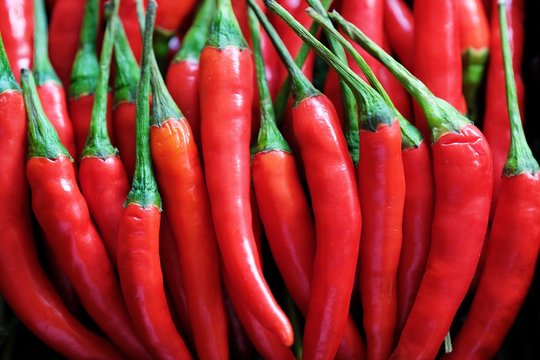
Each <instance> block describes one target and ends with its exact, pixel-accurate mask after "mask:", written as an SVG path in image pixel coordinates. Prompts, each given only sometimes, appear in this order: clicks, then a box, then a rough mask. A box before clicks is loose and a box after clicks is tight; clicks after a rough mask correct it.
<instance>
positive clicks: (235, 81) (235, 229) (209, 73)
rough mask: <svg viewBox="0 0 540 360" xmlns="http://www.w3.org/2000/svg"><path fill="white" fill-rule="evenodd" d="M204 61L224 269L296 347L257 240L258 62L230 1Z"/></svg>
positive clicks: (205, 133) (209, 167)
mask: <svg viewBox="0 0 540 360" xmlns="http://www.w3.org/2000/svg"><path fill="white" fill-rule="evenodd" d="M222 34H223V36H222ZM200 62H201V65H200V66H201V67H200V77H199V96H200V97H199V99H200V100H199V101H200V109H201V136H202V145H203V146H202V148H203V155H204V169H205V173H206V183H207V186H208V193H209V195H210V205H211V208H212V217H213V219H214V226H215V230H216V235H217V240H218V244H219V246H220V250H221V254H222V257H223V262H224V267H225V269H226V270H227V272H228V273H229V275H230V276H231V280H232V281H233V282H235V288H236V289H238V291H240V294H239V297H240V298H241V299H242V300H243V302H244V306H246V308H247V309H248V310H249V311H250V312H251V313H252V314H253V316H255V318H256V319H257V320H258V321H259V322H260V323H261V325H262V326H264V327H266V328H267V329H269V330H270V331H271V332H272V333H274V334H276V336H277V337H278V338H279V339H280V341H282V342H283V343H284V344H286V345H290V344H292V342H293V333H292V328H291V325H290V323H289V321H288V319H287V318H286V316H285V314H284V313H283V311H282V310H281V309H280V308H279V305H278V304H277V303H276V301H275V299H274V297H273V295H272V293H271V292H270V288H269V287H268V284H267V283H266V281H265V280H264V277H263V274H262V271H261V266H260V260H259V255H258V251H257V248H256V244H255V240H254V236H253V228H252V214H251V209H250V170H249V168H250V164H249V161H250V156H249V155H250V154H249V142H250V135H251V101H252V97H253V62H252V58H251V54H250V53H249V51H246V42H245V40H244V38H243V37H242V34H241V32H240V28H239V26H238V23H237V21H236V19H235V18H234V14H233V12H232V8H231V4H230V1H229V0H218V2H217V12H216V15H215V18H214V23H213V24H212V29H211V31H210V36H209V39H208V42H207V44H206V46H205V48H204V50H203V52H202V54H201V60H200ZM231 164H234V166H232V167H231Z"/></svg>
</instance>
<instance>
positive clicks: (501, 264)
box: [447, 1, 540, 359]
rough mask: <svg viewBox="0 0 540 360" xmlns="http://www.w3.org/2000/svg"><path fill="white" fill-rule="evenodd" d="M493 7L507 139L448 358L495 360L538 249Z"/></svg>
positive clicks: (529, 170) (508, 58) (535, 183)
mask: <svg viewBox="0 0 540 360" xmlns="http://www.w3.org/2000/svg"><path fill="white" fill-rule="evenodd" d="M498 4H499V16H500V23H499V28H500V37H501V40H502V52H503V59H504V68H505V77H506V81H505V82H506V98H507V106H508V117H509V118H510V128H511V134H512V135H511V136H512V138H511V144H510V150H509V152H508V159H507V160H506V164H505V166H504V173H503V176H502V182H501V192H500V196H499V202H498V203H497V206H496V210H495V217H494V219H493V225H492V227H491V232H490V234H489V240H488V243H487V249H486V254H485V264H484V269H483V272H482V274H481V278H480V282H479V285H478V289H477V291H476V293H475V295H474V299H473V303H472V305H471V309H470V311H469V314H468V315H467V318H466V319H465V322H464V324H463V326H462V327H461V329H460V332H459V333H458V335H457V337H456V338H455V339H454V342H453V348H454V351H453V352H452V353H451V354H449V355H448V356H447V358H448V359H472V358H485V359H491V358H494V357H495V355H496V353H497V351H498V349H499V347H500V346H501V344H502V342H503V340H504V337H505V335H506V334H507V332H508V330H509V329H510V327H511V325H512V323H513V322H514V320H515V318H516V316H517V314H518V311H519V309H520V307H521V305H522V303H523V300H524V299H525V296H526V295H527V291H528V289H529V287H530V285H531V282H532V279H533V276H534V272H535V268H536V262H537V258H538V250H539V247H540V177H539V174H538V172H539V171H540V167H539V166H538V162H537V161H536V160H535V159H534V156H533V154H532V152H531V149H530V147H529V146H528V145H527V140H526V139H525V134H524V132H523V126H522V123H521V116H520V113H519V105H518V97H517V93H516V83H515V81H514V75H513V71H514V70H513V66H512V54H511V50H510V44H509V41H508V32H509V31H508V28H507V26H508V24H507V20H506V6H505V2H504V1H499V2H498ZM509 289H510V291H509Z"/></svg>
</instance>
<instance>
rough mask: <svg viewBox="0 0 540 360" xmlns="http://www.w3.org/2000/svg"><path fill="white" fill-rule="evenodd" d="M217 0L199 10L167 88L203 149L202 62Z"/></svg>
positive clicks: (169, 76) (171, 66) (203, 4)
mask: <svg viewBox="0 0 540 360" xmlns="http://www.w3.org/2000/svg"><path fill="white" fill-rule="evenodd" d="M214 8H215V1H213V0H205V1H203V2H202V4H201V5H200V7H199V10H198V11H197V15H196V17H195V19H194V20H193V25H192V26H191V28H190V29H189V31H188V32H187V33H186V35H185V36H184V39H183V40H182V47H181V48H180V51H178V53H177V54H176V55H175V57H174V59H173V61H172V62H171V64H170V66H169V69H168V70H167V79H166V82H167V88H168V89H169V92H170V93H171V96H172V97H173V99H174V101H175V102H176V104H177V105H178V107H179V108H180V110H182V112H183V113H184V114H185V115H186V119H187V120H188V122H189V126H190V128H191V130H192V131H193V138H194V139H195V143H196V144H197V146H198V147H199V149H200V146H201V121H200V114H199V59H200V56H201V52H202V49H203V48H204V44H205V43H206V39H207V38H208V33H209V31H210V23H211V21H212V19H213V15H214Z"/></svg>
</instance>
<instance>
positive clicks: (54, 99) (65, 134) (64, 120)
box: [32, 0, 75, 156]
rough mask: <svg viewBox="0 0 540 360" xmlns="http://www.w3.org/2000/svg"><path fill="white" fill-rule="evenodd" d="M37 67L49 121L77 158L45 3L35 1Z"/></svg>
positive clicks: (42, 101) (36, 71) (39, 87)
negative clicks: (50, 43) (50, 51)
mask: <svg viewBox="0 0 540 360" xmlns="http://www.w3.org/2000/svg"><path fill="white" fill-rule="evenodd" d="M34 14H35V17H34V18H35V25H34V27H35V32H34V65H33V69H32V71H33V72H34V76H35V78H36V85H37V91H38V96H39V99H40V100H41V103H42V104H43V110H44V111H45V115H46V116H47V118H48V119H49V121H50V122H51V123H52V124H53V126H54V128H55V129H56V132H57V133H58V137H59V138H60V142H61V143H62V145H64V146H65V147H66V149H67V150H68V151H69V154H70V155H71V156H75V140H74V137H73V125H72V123H71V119H70V118H69V114H68V109H67V103H66V93H65V92H64V88H63V87H62V83H61V82H60V79H59V78H58V76H57V75H56V72H55V71H54V69H53V67H52V65H51V62H50V60H49V54H48V50H47V17H46V14H45V4H44V3H43V0H35V1H34Z"/></svg>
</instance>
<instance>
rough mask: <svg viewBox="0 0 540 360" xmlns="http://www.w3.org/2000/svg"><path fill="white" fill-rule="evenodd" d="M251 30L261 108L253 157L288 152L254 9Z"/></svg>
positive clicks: (251, 12)
mask: <svg viewBox="0 0 540 360" xmlns="http://www.w3.org/2000/svg"><path fill="white" fill-rule="evenodd" d="M248 20H249V30H250V32H251V39H252V43H253V54H254V56H255V69H256V73H257V85H258V88H259V101H260V108H261V127H260V129H259V134H258V137H257V145H256V146H255V147H254V149H253V150H252V155H253V156H254V155H256V154H257V153H260V152H266V151H273V150H279V151H287V152H290V151H291V149H290V147H289V144H287V141H286V140H285V138H284V137H283V135H282V134H281V133H280V132H279V129H278V127H277V125H276V118H275V115H274V108H273V106H272V98H271V96H270V89H269V88H268V82H267V80H266V76H265V72H264V59H263V55H262V50H261V31H260V26H259V22H258V21H257V17H256V15H255V13H254V12H253V10H252V9H248Z"/></svg>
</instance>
